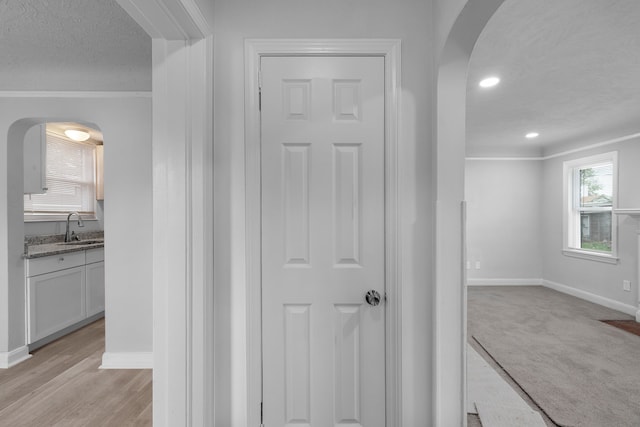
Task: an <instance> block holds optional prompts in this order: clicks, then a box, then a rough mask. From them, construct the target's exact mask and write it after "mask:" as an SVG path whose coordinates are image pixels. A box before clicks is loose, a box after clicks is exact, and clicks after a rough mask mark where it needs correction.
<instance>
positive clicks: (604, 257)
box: [562, 217, 620, 264]
mask: <svg viewBox="0 0 640 427" xmlns="http://www.w3.org/2000/svg"><path fill="white" fill-rule="evenodd" d="M612 218H613V217H612ZM612 222H613V220H612ZM562 254H563V255H565V256H570V257H572V258H579V259H586V260H589V261H597V262H604V263H607V264H617V263H618V261H619V260H620V258H618V257H616V256H612V255H608V254H605V253H603V254H600V253H598V252H590V251H581V250H578V249H570V248H565V249H563V250H562Z"/></svg>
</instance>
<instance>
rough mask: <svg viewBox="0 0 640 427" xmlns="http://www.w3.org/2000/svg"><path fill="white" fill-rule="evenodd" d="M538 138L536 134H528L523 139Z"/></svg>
mask: <svg viewBox="0 0 640 427" xmlns="http://www.w3.org/2000/svg"><path fill="white" fill-rule="evenodd" d="M538 136H540V134H539V133H538V132H529V133H528V134H526V135H525V136H524V137H525V138H529V139H533V138H537V137H538Z"/></svg>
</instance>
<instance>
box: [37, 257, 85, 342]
mask: <svg viewBox="0 0 640 427" xmlns="http://www.w3.org/2000/svg"><path fill="white" fill-rule="evenodd" d="M27 292H28V296H29V310H28V312H29V322H28V323H29V328H28V334H29V335H28V339H29V343H32V342H35V341H38V340H39V339H42V338H44V337H46V336H48V335H51V334H53V333H54V332H57V331H59V330H61V329H64V328H66V327H67V326H71V325H73V324H74V323H77V322H79V321H81V320H82V319H84V318H85V317H86V308H85V268H84V266H81V267H73V268H67V269H65V270H59V271H53V272H51V273H45V274H40V275H38V276H33V277H29V278H28V279H27Z"/></svg>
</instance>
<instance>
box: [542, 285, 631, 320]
mask: <svg viewBox="0 0 640 427" xmlns="http://www.w3.org/2000/svg"><path fill="white" fill-rule="evenodd" d="M542 285H543V286H545V287H547V288H550V289H553V290H555V291H558V292H562V293H563V294H567V295H571V296H574V297H576V298H580V299H583V300H586V301H589V302H592V303H594V304H598V305H602V306H604V307H607V308H610V309H612V310H617V311H621V312H623V313H625V314H629V315H631V316H635V315H636V312H637V311H638V309H637V308H636V307H634V306H632V305H629V304H624V303H621V302H619V301H616V300H612V299H609V298H605V297H601V296H600V295H596V294H592V293H591V292H587V291H583V290H581V289H576V288H572V287H571V286H567V285H563V284H561V283H556V282H552V281H550V280H544V281H543V283H542Z"/></svg>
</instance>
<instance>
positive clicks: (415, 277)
mask: <svg viewBox="0 0 640 427" xmlns="http://www.w3.org/2000/svg"><path fill="white" fill-rule="evenodd" d="M431 13H432V11H431V3H430V2H415V1H410V0H401V1H396V2H388V1H385V0H352V1H349V2H344V1H337V0H327V1H322V2H299V1H294V0H277V1H270V2H255V1H249V0H220V1H217V2H215V4H214V10H213V16H212V17H210V18H211V19H212V21H211V22H213V28H214V40H215V49H214V51H215V64H214V67H215V68H214V75H215V82H214V99H215V108H214V109H215V112H216V115H215V118H214V131H215V148H214V150H215V152H214V158H215V166H214V173H215V193H214V194H215V204H216V217H215V226H214V227H215V242H214V243H215V253H216V254H218V256H217V257H216V259H215V270H214V271H215V300H216V314H215V315H216V319H215V324H216V349H217V350H216V381H215V384H216V414H215V415H216V422H217V425H243V416H244V415H243V414H244V413H245V412H246V408H244V406H243V405H244V404H245V402H244V401H243V396H242V395H241V392H240V395H239V394H238V390H239V387H242V386H239V384H244V383H245V381H246V378H244V376H243V372H244V366H245V363H246V354H245V353H246V352H245V350H246V342H245V341H244V340H245V339H246V337H245V336H244V330H245V329H244V328H245V323H244V319H245V315H246V313H245V312H244V305H245V302H246V294H245V292H244V283H245V264H244V239H245V234H244V228H245V224H244V80H243V79H244V39H245V38H400V39H401V40H402V87H403V93H402V106H401V111H400V129H401V135H400V142H399V145H400V157H401V164H403V168H402V170H401V179H400V181H401V199H402V202H401V203H402V209H403V212H404V215H403V217H402V218H401V222H402V224H401V226H402V249H401V251H402V253H403V256H404V259H403V263H404V264H403V265H402V270H403V302H402V304H403V319H402V321H403V328H404V330H405V332H406V335H405V340H404V342H403V343H404V344H403V345H404V360H403V361H402V365H403V371H404V378H403V381H404V383H403V386H404V389H405V392H404V395H403V399H404V405H405V407H404V408H403V413H404V423H405V425H422V424H424V422H425V420H427V419H429V416H430V413H431V408H430V404H431V395H430V384H431V378H430V374H431V352H430V345H429V344H430V341H431V338H432V337H431V330H432V327H431V326H432V324H431V315H432V313H431V304H430V301H431V296H432V286H431V283H432V276H431V272H432V263H431V259H432V255H433V253H432V250H431V247H430V242H431V241H432V238H431V236H432V231H431V230H432V221H433V212H432V209H433V204H432V191H431V190H432V186H431V171H432V161H431V154H432V151H431V146H432V144H431V141H432V139H431V138H432V128H431V126H430V118H431V117H432V113H433V110H432V96H433V91H432V81H433V69H432V64H433V55H434V53H433V52H434V51H433V28H432V19H433V18H432V16H431ZM229 367H231V369H229Z"/></svg>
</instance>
